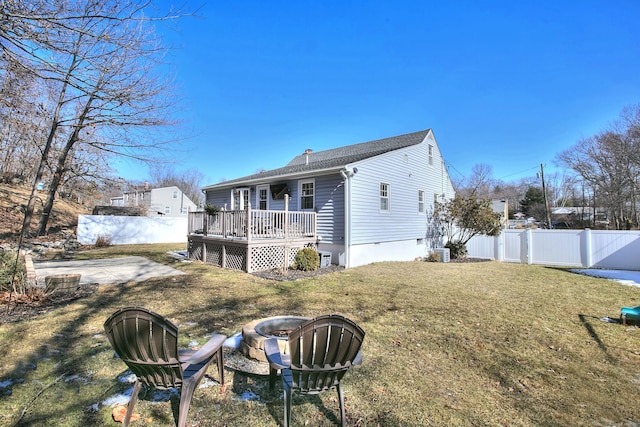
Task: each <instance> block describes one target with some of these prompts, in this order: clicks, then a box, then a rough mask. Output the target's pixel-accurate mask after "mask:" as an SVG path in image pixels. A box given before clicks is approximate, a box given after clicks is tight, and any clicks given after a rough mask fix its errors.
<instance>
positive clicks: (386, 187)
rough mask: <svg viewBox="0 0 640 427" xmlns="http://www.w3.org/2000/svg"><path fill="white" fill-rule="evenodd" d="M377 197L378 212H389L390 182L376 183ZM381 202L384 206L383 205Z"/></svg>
mask: <svg viewBox="0 0 640 427" xmlns="http://www.w3.org/2000/svg"><path fill="white" fill-rule="evenodd" d="M378 197H379V202H378V208H379V209H380V212H383V213H387V212H391V184H389V183H388V182H380V184H379V185H378ZM383 202H384V204H386V206H383Z"/></svg>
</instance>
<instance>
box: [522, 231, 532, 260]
mask: <svg viewBox="0 0 640 427" xmlns="http://www.w3.org/2000/svg"><path fill="white" fill-rule="evenodd" d="M524 239H525V242H524V243H525V248H526V251H527V253H526V259H527V264H531V263H533V230H531V229H530V228H527V232H526V233H524Z"/></svg>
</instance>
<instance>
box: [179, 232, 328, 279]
mask: <svg viewBox="0 0 640 427" xmlns="http://www.w3.org/2000/svg"><path fill="white" fill-rule="evenodd" d="M305 247H312V248H314V249H316V245H315V244H313V243H309V242H307V243H304V242H300V243H296V244H289V245H286V246H283V245H259V246H247V245H242V244H237V243H235V244H228V243H224V242H219V241H216V242H208V241H197V240H191V239H189V249H188V250H189V258H191V259H195V260H199V261H203V262H204V263H206V264H209V265H215V266H217V267H222V268H229V269H232V270H240V271H246V272H249V273H251V272H255V271H264V270H271V269H274V268H282V267H283V266H284V264H285V251H286V252H287V255H286V266H287V267H290V266H291V265H292V264H293V262H294V261H295V257H296V254H297V253H298V251H299V250H300V249H302V248H305Z"/></svg>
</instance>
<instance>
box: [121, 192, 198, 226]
mask: <svg viewBox="0 0 640 427" xmlns="http://www.w3.org/2000/svg"><path fill="white" fill-rule="evenodd" d="M110 204H111V206H124V207H138V208H141V209H142V210H143V212H145V215H146V216H167V217H184V218H186V217H187V215H188V214H189V212H193V211H195V210H196V209H197V206H196V204H195V203H193V202H192V201H191V199H189V197H187V196H186V195H185V194H184V193H183V192H182V191H181V190H180V189H179V188H178V187H176V186H170V187H161V188H150V187H149V186H148V185H144V186H140V187H133V188H130V189H128V190H127V191H124V192H123V193H122V195H121V196H117V197H111V199H110Z"/></svg>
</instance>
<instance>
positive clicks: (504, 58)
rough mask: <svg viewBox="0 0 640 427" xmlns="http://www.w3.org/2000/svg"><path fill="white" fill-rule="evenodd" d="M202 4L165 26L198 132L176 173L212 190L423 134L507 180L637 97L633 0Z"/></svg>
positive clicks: (451, 157)
mask: <svg viewBox="0 0 640 427" xmlns="http://www.w3.org/2000/svg"><path fill="white" fill-rule="evenodd" d="M159 4H160V5H162V6H164V7H166V8H168V7H170V6H171V5H172V2H171V1H169V0H162V1H160V3H159ZM200 4H201V3H197V0H195V1H192V2H191V3H189V6H188V7H189V8H191V9H196V8H199V9H198V14H199V15H200V16H201V18H184V19H181V20H180V21H179V22H178V23H176V24H175V25H173V26H172V29H169V28H166V27H163V28H161V29H160V32H161V34H162V36H163V38H164V41H165V43H167V44H171V45H173V46H175V47H176V48H177V49H176V50H174V51H173V52H172V53H171V54H170V55H169V56H168V57H167V58H166V59H167V62H168V63H169V65H168V66H169V67H170V69H171V71H172V73H173V74H174V76H175V81H176V84H177V86H178V94H179V96H180V98H181V102H182V105H183V108H182V109H180V110H179V111H177V112H176V117H177V118H179V119H180V120H183V125H182V128H181V132H184V133H185V134H187V135H190V137H189V138H188V139H187V140H185V141H184V142H183V143H182V146H181V147H180V150H181V151H180V152H178V153H172V154H171V157H173V158H174V159H176V164H175V166H174V168H175V169H176V170H177V171H181V170H187V169H196V170H198V171H200V172H201V173H202V174H203V175H204V176H205V180H204V182H203V183H202V184H203V185H208V184H213V183H217V182H219V181H220V180H221V179H223V178H226V179H232V178H237V177H240V176H244V175H248V174H252V173H254V172H256V171H257V170H258V169H272V168H276V167H280V166H283V165H284V164H286V163H287V162H288V161H289V160H290V159H291V158H293V157H294V156H296V155H298V154H300V153H302V152H303V151H304V150H305V149H306V148H311V149H313V150H314V151H320V150H323V149H328V148H334V147H339V146H344V145H349V144H355V143H359V142H365V141H371V140H374V139H379V138H385V137H389V136H395V135H400V134H403V133H409V132H414V131H418V130H422V129H426V128H431V129H433V131H434V134H435V136H436V139H437V141H438V144H439V147H440V149H441V151H442V153H443V156H444V159H445V162H446V164H447V165H448V167H449V173H450V174H451V176H452V177H453V178H454V179H459V178H460V177H461V176H468V175H469V173H470V171H471V168H472V166H473V165H475V164H478V163H485V164H488V165H491V166H492V167H493V175H494V178H498V179H504V180H506V181H511V180H516V179H518V178H520V177H530V176H535V173H536V172H537V170H538V168H539V165H540V163H543V164H545V172H547V171H548V172H553V171H554V170H556V168H555V167H554V163H553V159H554V157H555V156H556V154H557V153H558V152H560V151H562V150H565V149H567V148H569V147H571V146H572V145H574V144H576V143H577V142H578V141H579V140H580V139H581V138H584V137H587V136H590V135H593V134H594V133H596V132H598V131H599V130H602V129H604V128H605V127H606V126H607V125H608V124H609V123H610V122H611V121H613V120H615V119H616V118H617V116H618V115H619V113H620V111H621V109H622V108H623V107H624V106H626V105H631V104H637V103H640V25H638V17H639V16H640V2H639V1H636V0H629V1H626V0H610V1H589V0H584V1H569V0H566V1H535V2H534V1H483V2H480V1H402V0H399V1H394V2H391V1H375V0H370V1H360V0H354V1H352V0H343V1H333V0H326V1H309V0H300V1H294V2H284V1H243V0H237V1H209V2H207V3H206V4H204V5H202V7H199V6H200ZM174 5H176V6H178V7H180V6H182V5H183V3H174ZM120 173H121V175H122V176H123V177H124V178H127V179H139V180H143V179H145V178H147V174H146V169H145V168H144V167H140V166H139V165H137V166H136V165H131V164H124V165H121V166H120Z"/></svg>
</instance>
